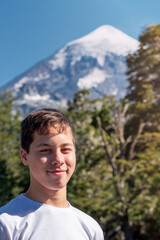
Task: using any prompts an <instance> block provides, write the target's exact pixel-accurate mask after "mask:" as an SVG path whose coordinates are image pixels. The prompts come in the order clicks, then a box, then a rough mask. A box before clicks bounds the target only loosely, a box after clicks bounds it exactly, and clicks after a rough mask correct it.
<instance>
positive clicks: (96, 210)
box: [67, 91, 160, 240]
mask: <svg viewBox="0 0 160 240" xmlns="http://www.w3.org/2000/svg"><path fill="white" fill-rule="evenodd" d="M88 93H89V92H87V91H80V92H79V93H77V94H76V95H75V98H76V99H74V101H73V103H70V104H69V109H68V112H67V114H68V116H69V117H70V119H71V121H72V122H73V123H74V127H75V137H76V141H77V169H76V172H75V174H74V176H73V178H72V180H71V182H70V184H69V189H68V190H69V193H68V197H69V200H70V201H71V203H73V204H74V205H75V206H77V207H79V208H80V209H82V210H84V211H85V212H87V213H89V214H90V215H92V216H93V217H94V218H95V219H97V220H98V221H99V223H100V224H101V226H102V228H103V230H104V234H105V238H106V239H114V240H119V239H126V240H129V239H133V238H134V236H136V237H137V236H138V238H137V239H140V237H142V236H145V237H147V234H148V229H150V225H149V222H150V223H151V222H152V221H154V222H156V221H157V222H158V220H157V219H156V218H155V217H154V212H155V211H156V207H157V205H158V197H157V193H158V191H159V190H158V185H157V183H158V180H159V178H160V176H159V174H158V173H157V170H158V169H159V168H160V167H159V166H160V162H159V161H160V159H159V151H160V148H159V147H160V134H159V133H156V132H155V133H150V132H149V133H144V134H143V131H144V127H145V124H144V123H143V122H141V121H139V122H137V125H132V127H133V128H134V131H133V132H134V134H133V135H130V134H129V133H130V132H128V129H129V126H130V125H129V124H128V123H130V122H131V118H132V117H133V115H131V114H130V105H129V103H128V102H126V101H125V100H121V101H119V102H116V101H115V100H114V99H113V98H112V97H107V96H104V97H103V98H102V99H96V100H94V101H93V100H89V98H88ZM80 96H81V97H80ZM75 103H76V104H75ZM81 106H83V108H82V107H81ZM151 143H152V144H151ZM137 149H138V152H137ZM159 170H160V169H159ZM159 170H158V172H159ZM145 223H146V224H147V228H146V229H144V225H145ZM142 229H143V234H142V233H141V232H142ZM157 234H158V233H157ZM157 236H159V235H157ZM157 239H158V238H157Z"/></svg>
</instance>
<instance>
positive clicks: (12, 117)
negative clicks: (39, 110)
mask: <svg viewBox="0 0 160 240" xmlns="http://www.w3.org/2000/svg"><path fill="white" fill-rule="evenodd" d="M19 131H20V121H19V114H18V113H16V112H15V111H14V110H13V97H12V96H11V94H10V93H7V92H4V93H2V94H1V95H0V205H3V204H5V203H6V202H7V201H9V200H10V199H11V198H12V197H14V196H15V195H16V194H17V192H19V191H18V188H17V177H18V174H19V173H18V165H19Z"/></svg>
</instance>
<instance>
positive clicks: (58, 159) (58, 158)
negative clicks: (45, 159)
mask: <svg viewBox="0 0 160 240" xmlns="http://www.w3.org/2000/svg"><path fill="white" fill-rule="evenodd" d="M63 163H64V158H63V155H62V154H61V153H60V152H56V153H54V154H53V155H52V157H51V164H52V165H60V166H61V165H62V164H63Z"/></svg>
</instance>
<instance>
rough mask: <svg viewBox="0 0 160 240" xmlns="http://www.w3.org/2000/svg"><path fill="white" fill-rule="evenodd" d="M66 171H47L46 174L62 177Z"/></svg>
mask: <svg viewBox="0 0 160 240" xmlns="http://www.w3.org/2000/svg"><path fill="white" fill-rule="evenodd" d="M65 172H66V170H65V169H57V170H48V171H47V173H49V174H55V175H62V174H63V173H65Z"/></svg>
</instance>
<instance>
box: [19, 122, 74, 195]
mask: <svg viewBox="0 0 160 240" xmlns="http://www.w3.org/2000/svg"><path fill="white" fill-rule="evenodd" d="M33 137H34V140H33V142H32V143H31V145H30V150H29V153H26V151H25V150H24V149H21V159H22V161H23V163H24V164H25V165H28V166H29V169H30V179H31V183H30V187H32V189H34V188H36V190H38V188H39V189H42V188H43V189H46V190H47V189H48V190H56V191H57V190H60V189H63V188H65V187H66V184H67V183H68V181H69V179H70V177H71V176H72V174H73V172H74V169H75V164H76V157H75V146H74V143H73V135H72V131H71V129H70V127H68V128H67V129H66V130H65V131H63V132H62V133H60V134H56V132H55V129H54V128H51V129H50V131H49V134H47V135H39V134H38V133H37V132H35V133H34V136H33Z"/></svg>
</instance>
